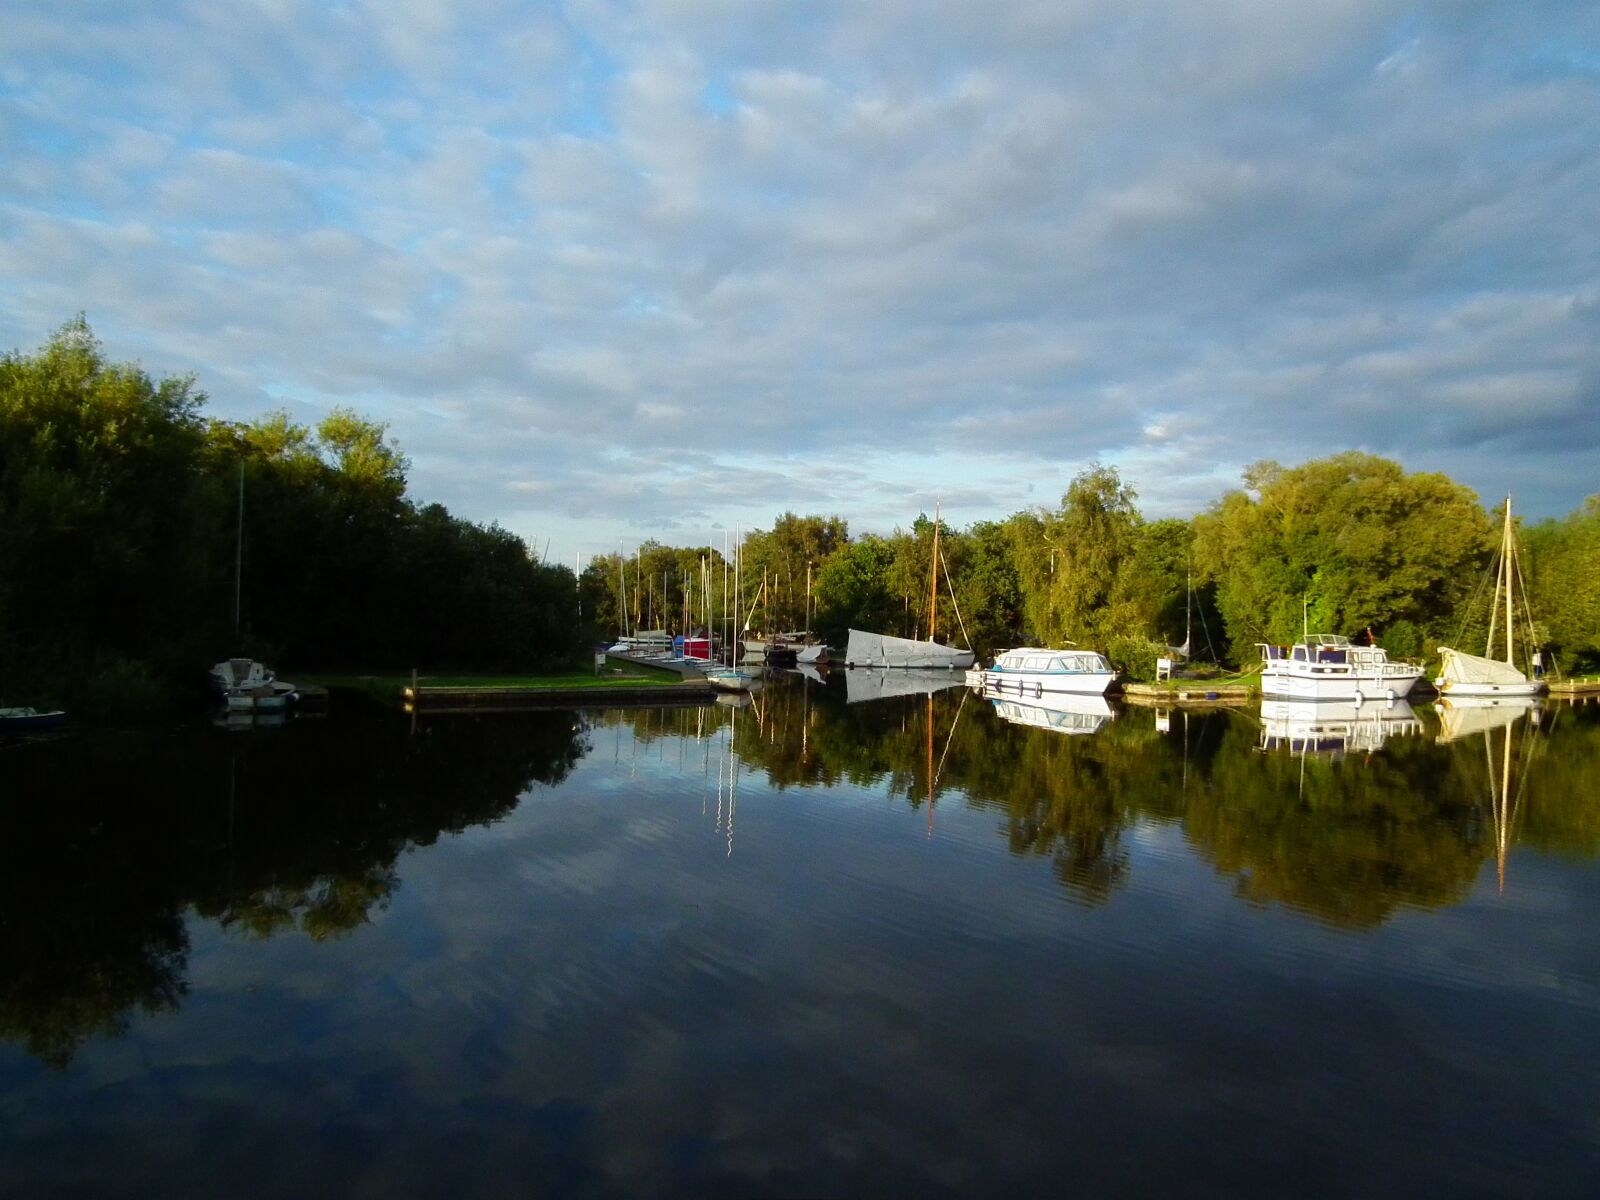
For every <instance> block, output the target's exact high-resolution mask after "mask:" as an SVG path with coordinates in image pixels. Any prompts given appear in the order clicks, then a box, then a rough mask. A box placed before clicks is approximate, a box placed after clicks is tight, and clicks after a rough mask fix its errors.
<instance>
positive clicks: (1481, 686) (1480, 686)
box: [1433, 679, 1544, 700]
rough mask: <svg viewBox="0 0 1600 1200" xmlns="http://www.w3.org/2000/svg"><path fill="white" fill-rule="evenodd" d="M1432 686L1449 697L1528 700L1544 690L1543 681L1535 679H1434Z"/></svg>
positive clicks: (1440, 693)
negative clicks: (1469, 680)
mask: <svg viewBox="0 0 1600 1200" xmlns="http://www.w3.org/2000/svg"><path fill="white" fill-rule="evenodd" d="M1433 686H1434V687H1436V688H1438V689H1439V695H1441V696H1448V697H1450V698H1451V699H1455V698H1457V697H1466V698H1469V699H1475V700H1529V699H1532V698H1533V697H1534V696H1537V695H1539V694H1541V693H1542V692H1543V691H1544V683H1543V682H1542V681H1536V680H1529V681H1527V682H1526V683H1461V682H1459V681H1456V680H1452V679H1435V680H1434V681H1433Z"/></svg>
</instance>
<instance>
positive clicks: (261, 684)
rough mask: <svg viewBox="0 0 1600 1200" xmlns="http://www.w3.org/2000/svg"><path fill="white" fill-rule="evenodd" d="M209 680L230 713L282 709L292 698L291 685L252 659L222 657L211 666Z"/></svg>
mask: <svg viewBox="0 0 1600 1200" xmlns="http://www.w3.org/2000/svg"><path fill="white" fill-rule="evenodd" d="M211 681H212V684H213V686H214V687H216V689H217V690H218V692H220V693H221V695H222V699H223V703H224V705H225V706H226V707H227V708H228V709H229V710H230V711H233V712H241V711H245V710H249V709H257V708H263V709H269V708H284V707H286V706H287V705H288V703H289V702H290V701H291V700H293V699H294V698H295V688H294V684H292V683H287V682H285V681H284V680H282V679H279V678H278V677H277V676H276V675H275V674H273V671H272V668H270V667H268V666H266V665H265V664H263V663H259V662H257V661H256V660H255V659H253V658H225V659H223V660H222V661H221V662H219V663H218V664H217V665H216V666H214V667H212V668H211Z"/></svg>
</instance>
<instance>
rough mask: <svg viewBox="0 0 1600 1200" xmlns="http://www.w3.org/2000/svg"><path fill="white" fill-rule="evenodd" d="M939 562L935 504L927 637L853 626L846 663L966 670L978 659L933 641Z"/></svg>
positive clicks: (937, 522) (975, 656) (937, 516)
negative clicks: (919, 637) (868, 630)
mask: <svg viewBox="0 0 1600 1200" xmlns="http://www.w3.org/2000/svg"><path fill="white" fill-rule="evenodd" d="M939 562H940V558H939V509H938V506H937V505H935V507H934V511H933V556H932V561H931V564H930V566H931V571H930V579H929V585H930V593H929V599H928V638H927V640H922V639H918V638H903V637H893V636H891V635H889V634H886V633H868V632H866V631H865V630H862V629H852V630H851V631H850V636H849V638H848V639H847V640H846V642H845V648H844V665H845V666H847V667H897V668H913V669H914V668H919V667H942V668H945V669H946V670H951V671H965V670H966V669H967V668H968V667H970V666H971V665H972V664H973V663H975V662H976V661H977V660H978V656H977V655H976V654H974V653H973V652H972V651H971V650H957V649H956V648H955V647H954V646H946V645H944V644H943V643H942V642H936V641H934V640H933V633H934V628H935V626H936V624H937V618H938V614H939V604H938V599H939ZM946 582H948V579H947V581H946Z"/></svg>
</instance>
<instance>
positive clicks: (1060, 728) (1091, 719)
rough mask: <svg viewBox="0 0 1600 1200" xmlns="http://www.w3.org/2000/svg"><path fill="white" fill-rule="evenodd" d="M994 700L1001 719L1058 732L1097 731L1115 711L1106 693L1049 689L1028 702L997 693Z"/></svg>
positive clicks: (997, 714)
mask: <svg viewBox="0 0 1600 1200" xmlns="http://www.w3.org/2000/svg"><path fill="white" fill-rule="evenodd" d="M991 703H992V704H993V706H994V715H995V716H997V717H999V718H1000V719H1001V720H1002V721H1009V722H1011V724H1013V725H1031V726H1033V727H1034V728H1036V729H1049V730H1053V731H1054V732H1056V733H1067V734H1074V733H1097V732H1099V729H1100V726H1102V725H1104V724H1105V723H1106V722H1107V721H1109V720H1112V719H1113V717H1114V716H1115V715H1116V714H1115V713H1114V712H1113V711H1112V709H1111V705H1110V703H1109V702H1108V701H1107V700H1106V698H1105V697H1104V696H1075V695H1072V694H1071V693H1068V692H1048V693H1045V694H1044V695H1042V696H1039V697H1037V698H1035V699H1034V700H1032V701H1031V702H1029V703H1026V704H1024V703H1023V702H1022V701H1020V700H1002V699H999V698H998V697H995V698H993V699H992V700H991Z"/></svg>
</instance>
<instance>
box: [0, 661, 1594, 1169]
mask: <svg viewBox="0 0 1600 1200" xmlns="http://www.w3.org/2000/svg"><path fill="white" fill-rule="evenodd" d="M878 690H879V691H881V689H878ZM890 690H893V689H890ZM852 701H854V702H852ZM1597 768H1600V709H1588V710H1585V709H1575V708H1571V707H1566V706H1561V705H1556V704H1553V703H1552V704H1547V705H1546V706H1544V707H1543V709H1542V710H1538V711H1534V712H1524V711H1522V710H1516V711H1514V712H1487V713H1474V712H1465V713H1463V712H1460V711H1452V712H1441V711H1439V710H1437V709H1435V708H1432V707H1426V706H1419V707H1418V708H1417V709H1416V710H1415V711H1414V712H1412V711H1410V710H1403V709H1402V710H1398V711H1393V710H1384V711H1383V713H1381V714H1379V715H1377V716H1373V715H1372V713H1371V712H1368V713H1365V714H1357V715H1350V716H1347V715H1342V714H1340V713H1339V712H1337V711H1335V710H1333V709H1330V708H1327V707H1326V706H1325V707H1324V708H1323V709H1321V710H1312V711H1309V712H1307V711H1305V710H1293V711H1277V710H1273V709H1270V708H1269V711H1268V712H1267V713H1265V714H1262V713H1259V712H1257V711H1255V710H1251V711H1248V712H1214V713H1203V714H1198V713H1191V714H1184V713H1182V712H1171V713H1166V712H1159V711H1156V710H1151V709H1147V708H1146V709H1141V708H1131V707H1130V708H1122V707H1114V708H1107V709H1105V710H1103V711H1102V710H1095V709H1093V708H1081V707H1080V708H1079V709H1078V710H1075V711H1068V712H1061V711H1044V712H1041V711H1040V710H1037V709H1028V708H1016V707H1014V706H1009V705H1007V706H1002V708H999V709H997V708H996V707H995V706H994V705H992V704H990V703H988V702H985V701H983V700H980V699H979V698H977V697H975V696H972V695H970V694H969V693H967V692H966V691H965V689H963V688H960V687H954V688H948V689H944V690H940V691H938V692H937V694H933V693H930V694H927V695H923V694H916V693H915V692H914V693H913V694H910V695H902V696H894V695H878V694H877V693H876V692H875V690H874V688H873V687H872V686H871V685H870V682H869V681H868V680H867V679H866V678H865V677H864V676H863V677H862V678H861V680H859V681H858V683H857V686H854V687H851V686H850V685H849V683H848V681H847V680H844V679H841V678H839V677H838V676H835V677H834V678H833V679H831V680H829V681H828V682H827V683H825V684H824V683H818V682H813V681H811V680H807V679H804V678H801V677H798V676H789V677H784V678H782V679H775V680H773V681H771V682H770V683H769V685H768V687H767V688H766V689H765V690H764V691H763V692H762V693H761V694H760V695H759V696H758V697H757V698H756V700H755V701H754V703H752V704H750V705H749V706H748V707H743V708H733V707H729V706H726V705H723V704H717V705H711V706H705V707H699V708H677V709H636V710H622V711H586V712H542V713H523V714H484V715H466V716H451V715H438V716H424V717H422V718H419V719H416V720H415V721H413V720H412V719H411V718H408V717H401V716H398V715H395V714H392V713H388V714H370V713H369V714H364V715H363V714H357V713H354V712H341V711H339V710H337V709H336V711H335V712H334V713H333V714H332V715H331V716H330V717H328V718H325V719H322V720H297V721H293V722H290V723H288V724H286V725H284V726H283V727H281V728H259V729H253V730H230V729H224V728H214V727H211V726H200V727H193V726H174V727H171V728H163V729H157V730H143V731H139V732H134V733H121V734H108V735H95V736H90V735H87V734H78V735H75V736H70V737H66V738H61V739H57V740H52V741H48V742H39V743H29V744H24V745H11V746H7V747H5V748H3V749H0V797H3V810H0V812H3V821H4V827H3V828H4V834H3V837H0V856H3V863H0V866H3V870H0V891H3V897H0V901H3V902H0V931H3V936H0V955H3V959H0V1194H5V1195H12V1194H16V1195H29V1196H33V1195H39V1196H51V1195H61V1196H67V1195H95V1196H117V1195H163V1196H208V1197H215V1196H263V1197H290V1196H294V1197H300V1196H307V1195H326V1194H337V1195H339V1196H341V1197H364V1196H395V1195H422V1196H434V1195H437V1196H441V1197H444V1196H449V1197H475V1196H484V1197H490V1196H503V1195H510V1194H515V1195H547V1194H548V1195H578V1196H667V1195H684V1196H691V1195H692V1196H704V1195H713V1194H738V1195H797V1194H798V1195H841V1196H843V1195H885V1194H915V1195H921V1196H941V1195H951V1196H964V1195H990V1194H997V1193H1003V1192H1006V1193H1018V1192H1021V1193H1043V1192H1046V1191H1049V1192H1051V1193H1055V1192H1061V1191H1066V1190H1072V1191H1076V1192H1078V1193H1080V1194H1090V1195H1099V1194H1104V1195H1159V1194H1173V1193H1179V1194H1191V1195H1192V1194H1227V1195H1232V1196H1237V1195H1253V1194H1274V1195H1281V1194H1294V1195H1307V1196H1316V1195H1328V1196H1363V1197H1366V1196H1418V1195H1449V1196H1497V1195H1534V1194H1537V1195H1541V1196H1563V1195H1570V1196H1590V1195H1593V1194H1595V1191H1596V1187H1597V1182H1596V1181H1597V1180H1600V1087H1597V1086H1596V1081H1597V1080H1600V794H1597V789H1596V784H1595V781H1596V779H1597V778H1600V774H1597ZM930 791H931V798H930Z"/></svg>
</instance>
